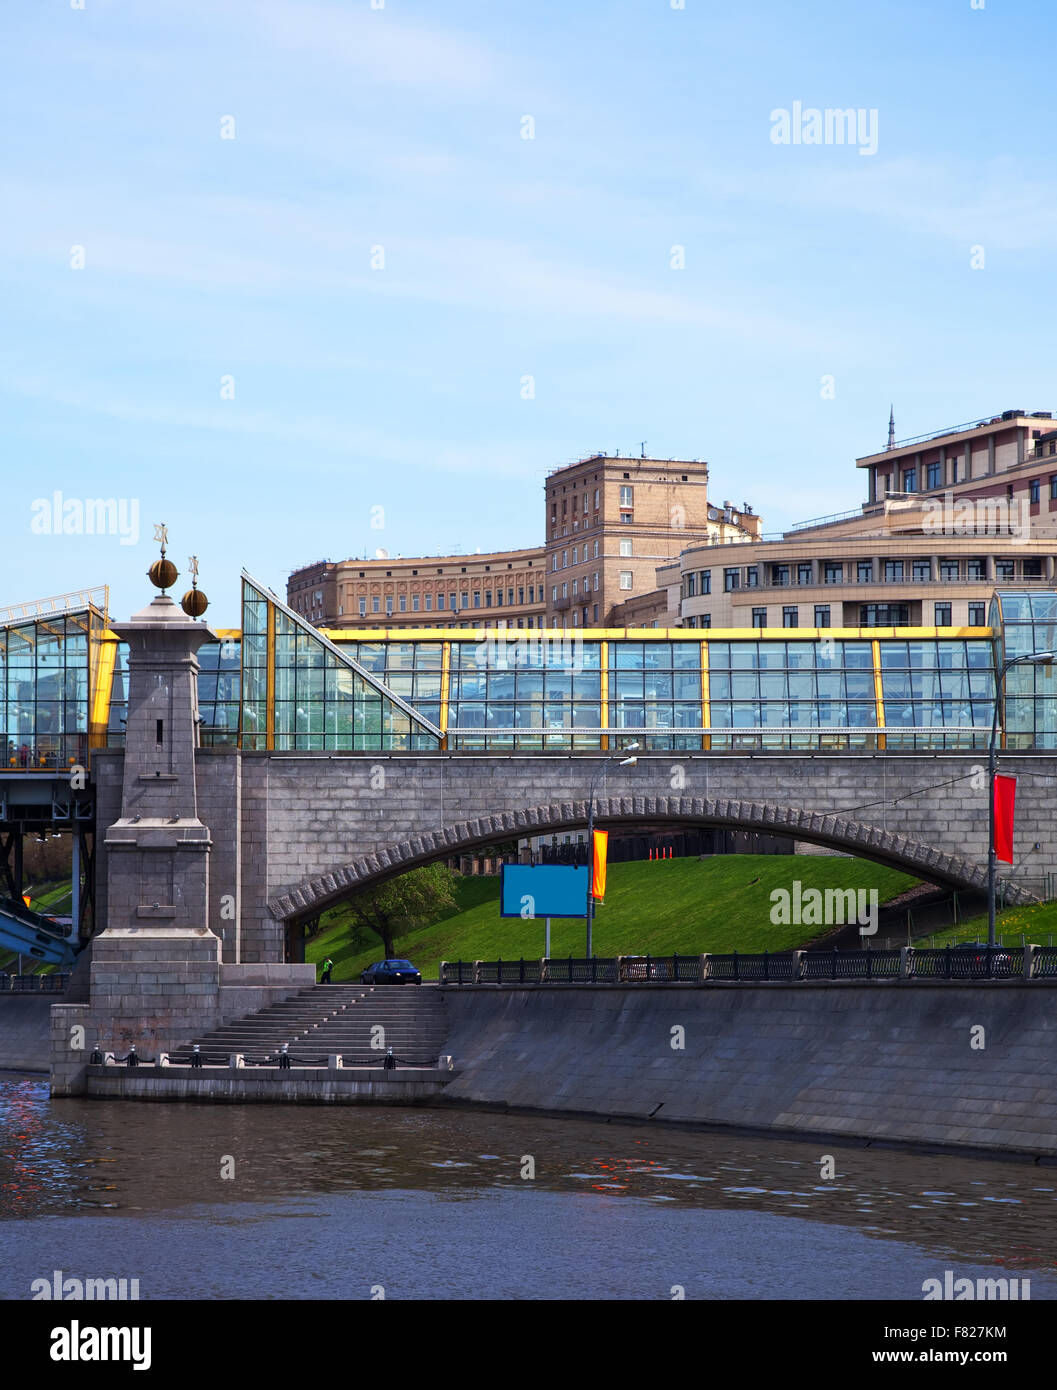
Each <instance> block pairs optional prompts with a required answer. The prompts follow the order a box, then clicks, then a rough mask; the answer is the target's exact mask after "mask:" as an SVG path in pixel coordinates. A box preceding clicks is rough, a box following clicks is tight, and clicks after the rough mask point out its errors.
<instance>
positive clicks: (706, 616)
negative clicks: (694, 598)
mask: <svg viewBox="0 0 1057 1390" xmlns="http://www.w3.org/2000/svg"><path fill="white" fill-rule="evenodd" d="M697 625H698V627H711V626H712V614H711V613H702V614H701V616H700V617H699V618H698V620H697Z"/></svg>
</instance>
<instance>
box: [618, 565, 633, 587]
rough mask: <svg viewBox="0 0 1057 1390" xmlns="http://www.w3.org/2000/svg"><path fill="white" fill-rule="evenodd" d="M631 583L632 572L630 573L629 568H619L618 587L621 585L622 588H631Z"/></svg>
mask: <svg viewBox="0 0 1057 1390" xmlns="http://www.w3.org/2000/svg"><path fill="white" fill-rule="evenodd" d="M631 583H632V573H631V570H621V571H620V587H621V588H622V589H630V588H631Z"/></svg>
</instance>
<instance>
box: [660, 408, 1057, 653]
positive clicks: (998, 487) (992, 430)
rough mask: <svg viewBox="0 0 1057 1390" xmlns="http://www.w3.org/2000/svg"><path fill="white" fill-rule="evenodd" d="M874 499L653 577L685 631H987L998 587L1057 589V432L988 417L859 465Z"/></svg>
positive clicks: (1036, 418)
mask: <svg viewBox="0 0 1057 1390" xmlns="http://www.w3.org/2000/svg"><path fill="white" fill-rule="evenodd" d="M856 466H857V467H858V468H861V469H863V470H864V471H865V472H866V475H867V480H868V492H869V500H868V501H867V502H865V503H864V504H863V505H862V506H861V507H858V508H856V509H855V510H853V511H850V512H845V513H842V514H840V515H836V516H832V517H822V518H816V519H814V520H812V521H809V522H804V523H801V524H799V525H798V526H795V527H793V528H792V529H791V530H790V531H788V532H786V533H785V535H783V536H782V537H780V538H778V539H773V540H772V539H768V540H761V541H759V542H757V543H755V544H753V545H752V546H751V547H749V548H747V549H742V550H739V551H738V553H737V555H736V556H733V555H731V554H729V553H725V552H724V551H723V550H722V549H721V548H720V547H718V546H716V545H714V544H708V543H706V544H702V545H697V546H693V547H688V548H687V549H686V550H685V551H684V552H683V553H682V554H681V555H680V557H679V564H678V571H676V568H675V567H674V566H671V565H669V566H666V567H664V568H662V569H660V570H659V571H658V578H657V582H658V584H659V585H661V586H662V587H663V588H664V589H665V591H666V594H667V599H668V602H667V606H666V611H667V612H669V613H674V612H675V610H676V609H678V613H679V624H678V625H681V626H683V627H764V626H766V627H808V628H824V627H893V626H899V627H906V626H912V627H916V626H924V627H933V626H935V627H949V626H955V627H966V626H968V627H980V626H986V624H987V605H988V600H989V599H990V596H991V592H992V590H993V589H994V588H995V586H996V585H1010V586H1016V587H1021V586H1026V587H1030V586H1032V585H1040V586H1044V587H1051V588H1052V587H1053V585H1054V582H1055V573H1057V429H1054V427H1053V421H1052V416H1051V414H1050V413H1049V412H1037V413H1035V414H1031V415H1028V414H1025V413H1024V412H1022V411H1006V412H1005V413H1003V414H1002V415H999V416H995V417H994V418H992V419H989V420H985V421H978V422H976V423H974V424H971V425H963V426H957V427H955V428H954V429H948V430H942V431H940V432H939V433H938V434H934V435H928V436H921V437H919V438H916V439H911V440H906V441H903V442H901V443H896V442H895V440H894V439H892V438H891V437H890V442H889V447H888V448H887V449H884V450H882V451H881V452H879V453H876V454H868V455H865V456H864V457H862V458H860V459H857V460H856Z"/></svg>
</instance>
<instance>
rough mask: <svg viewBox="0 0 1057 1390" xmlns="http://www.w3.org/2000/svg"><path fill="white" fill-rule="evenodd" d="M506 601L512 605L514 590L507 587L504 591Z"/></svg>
mask: <svg viewBox="0 0 1057 1390" xmlns="http://www.w3.org/2000/svg"><path fill="white" fill-rule="evenodd" d="M506 601H507V603H508V604H510V606H511V607H513V606H514V591H513V589H508V590H507V591H506Z"/></svg>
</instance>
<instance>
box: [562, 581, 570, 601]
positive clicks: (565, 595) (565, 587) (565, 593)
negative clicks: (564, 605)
mask: <svg viewBox="0 0 1057 1390" xmlns="http://www.w3.org/2000/svg"><path fill="white" fill-rule="evenodd" d="M568 597H569V584H568V581H566V582H565V583H564V584H563V585H562V598H568Z"/></svg>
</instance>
